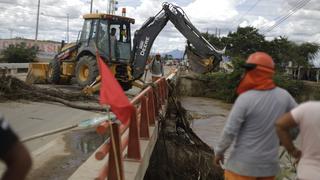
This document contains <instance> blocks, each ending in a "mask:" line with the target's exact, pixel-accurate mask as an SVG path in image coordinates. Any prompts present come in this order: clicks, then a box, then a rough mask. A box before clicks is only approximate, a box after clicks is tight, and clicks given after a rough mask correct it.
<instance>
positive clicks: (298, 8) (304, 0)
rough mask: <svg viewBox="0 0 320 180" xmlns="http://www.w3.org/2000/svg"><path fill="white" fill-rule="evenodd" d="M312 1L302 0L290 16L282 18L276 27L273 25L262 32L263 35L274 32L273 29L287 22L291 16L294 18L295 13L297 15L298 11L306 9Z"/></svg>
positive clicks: (290, 12)
mask: <svg viewBox="0 0 320 180" xmlns="http://www.w3.org/2000/svg"><path fill="white" fill-rule="evenodd" d="M310 1H311V0H301V1H300V2H299V3H297V5H296V6H295V7H294V8H292V9H291V10H290V11H289V13H288V14H286V15H285V16H283V17H282V18H280V19H279V20H278V21H277V22H276V23H275V24H274V25H272V26H271V27H269V28H268V29H266V30H264V31H262V34H265V33H269V32H270V31H272V30H273V29H275V28H276V27H278V26H279V25H280V24H281V23H283V22H284V21H286V20H287V19H288V18H289V17H290V16H292V15H293V14H294V13H296V12H297V11H298V10H300V9H301V8H302V7H304V6H305V5H306V4H308V3H309V2H310Z"/></svg>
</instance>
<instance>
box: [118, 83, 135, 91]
mask: <svg viewBox="0 0 320 180" xmlns="http://www.w3.org/2000/svg"><path fill="white" fill-rule="evenodd" d="M118 82H119V84H120V85H121V87H122V89H123V90H124V91H128V90H129V89H131V88H132V83H131V82H120V81H118Z"/></svg>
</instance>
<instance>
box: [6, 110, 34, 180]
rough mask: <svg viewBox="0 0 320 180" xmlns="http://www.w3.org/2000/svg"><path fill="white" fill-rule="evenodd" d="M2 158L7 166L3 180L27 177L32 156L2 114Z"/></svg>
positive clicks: (18, 179) (17, 179) (16, 179)
mask: <svg viewBox="0 0 320 180" xmlns="http://www.w3.org/2000/svg"><path fill="white" fill-rule="evenodd" d="M0 159H1V160H2V161H4V163H5V164H6V166H7V170H6V172H4V174H3V175H2V178H1V179H2V180H21V179H25V177H26V175H27V173H28V171H29V170H30V168H31V157H30V154H29V152H28V150H27V149H26V148H25V146H24V145H23V144H22V143H21V142H20V141H19V139H18V137H17V135H16V134H15V133H14V132H13V131H12V129H11V128H10V126H9V123H8V122H7V121H5V120H4V118H3V116H2V115H1V114H0Z"/></svg>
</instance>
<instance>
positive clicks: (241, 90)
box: [214, 52, 297, 180]
mask: <svg viewBox="0 0 320 180" xmlns="http://www.w3.org/2000/svg"><path fill="white" fill-rule="evenodd" d="M244 67H245V68H246V73H245V74H244V77H243V79H242V80H241V82H240V84H239V86H238V88H237V93H238V95H239V97H238V98H237V100H236V102H235V103H234V105H233V107H232V110H231V112H230V114H229V117H228V120H227V122H226V125H225V127H224V129H223V132H222V135H221V137H220V140H219V143H218V144H217V146H216V147H215V160H214V162H215V163H216V164H217V165H220V163H223V159H224V153H225V151H226V150H227V149H228V148H229V146H230V145H231V144H232V142H233V141H235V142H234V148H233V150H232V152H231V153H230V157H229V159H228V160H227V162H226V164H225V178H226V179H230V180H233V179H235V180H258V179H259V180H272V179H275V175H276V174H277V173H278V170H279V163H278V151H279V140H278V137H277V135H276V131H275V126H274V124H275V121H276V119H277V118H278V117H280V116H281V115H282V114H284V113H286V112H288V111H290V110H291V109H292V108H294V107H295V106H296V105H297V104H296V102H295V100H294V99H293V98H292V96H291V95H290V94H289V93H288V92H287V91H286V90H284V89H282V88H279V87H277V86H276V85H275V84H274V82H273V79H272V78H273V75H274V73H275V70H274V69H275V65H274V62H273V60H272V58H271V56H269V55H268V54H266V53H264V52H256V53H253V54H251V55H250V56H249V58H248V59H247V61H246V64H245V65H244Z"/></svg>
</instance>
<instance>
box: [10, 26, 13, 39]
mask: <svg viewBox="0 0 320 180" xmlns="http://www.w3.org/2000/svg"><path fill="white" fill-rule="evenodd" d="M9 31H10V39H12V32H13V29H12V28H9Z"/></svg>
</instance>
